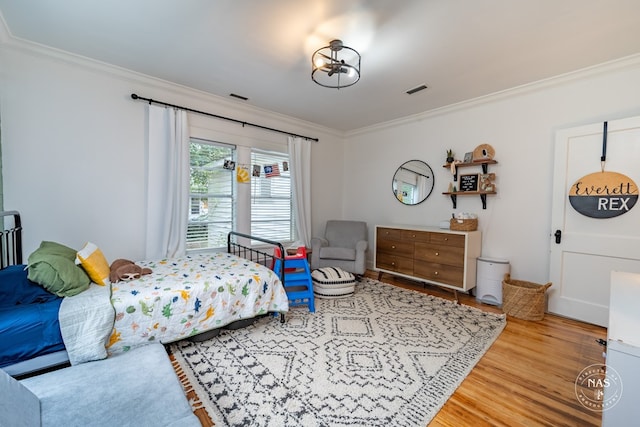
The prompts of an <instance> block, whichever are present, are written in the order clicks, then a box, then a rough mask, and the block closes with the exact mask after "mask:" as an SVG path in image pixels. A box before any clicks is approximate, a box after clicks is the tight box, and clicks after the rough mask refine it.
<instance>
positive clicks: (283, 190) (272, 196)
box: [251, 149, 296, 242]
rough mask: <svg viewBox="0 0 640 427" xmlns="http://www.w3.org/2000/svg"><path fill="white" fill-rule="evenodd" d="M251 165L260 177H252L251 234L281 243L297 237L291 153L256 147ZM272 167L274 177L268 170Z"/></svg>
mask: <svg viewBox="0 0 640 427" xmlns="http://www.w3.org/2000/svg"><path fill="white" fill-rule="evenodd" d="M251 164H252V165H260V167H261V171H260V177H252V180H251V234H252V235H255V236H260V237H264V238H267V239H271V240H275V241H278V242H292V241H294V240H295V234H296V233H295V224H294V215H293V201H292V200H293V199H292V197H291V173H290V171H289V168H288V164H289V155H288V154H283V153H275V152H269V151H262V150H256V149H253V150H252V151H251ZM265 167H266V168H267V169H268V168H269V167H272V169H273V170H272V171H271V176H269V175H268V173H267V171H265Z"/></svg>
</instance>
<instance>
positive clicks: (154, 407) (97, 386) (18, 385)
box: [0, 344, 200, 427]
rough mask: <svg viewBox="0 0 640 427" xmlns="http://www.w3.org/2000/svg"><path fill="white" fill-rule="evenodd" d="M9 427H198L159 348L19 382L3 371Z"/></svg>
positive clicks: (0, 395)
mask: <svg viewBox="0 0 640 427" xmlns="http://www.w3.org/2000/svg"><path fill="white" fill-rule="evenodd" d="M0 420H1V422H0V424H2V425H7V426H27V427H30V426H54V427H60V426H65V427H71V426H126V425H130V426H134V425H135V426H154V427H155V426H185V427H186V426H200V422H199V420H198V418H197V417H196V416H195V415H194V414H193V412H192V409H191V406H190V405H189V402H188V401H187V398H186V396H185V394H184V390H183V388H182V385H180V381H179V380H178V378H177V376H176V375H175V372H174V370H173V367H172V366H171V361H170V360H169V357H168V355H167V353H166V351H165V349H164V347H163V346H162V345H161V344H149V345H146V346H144V347H139V348H136V349H133V350H131V351H129V352H127V353H123V354H120V355H117V356H113V357H110V358H108V359H104V360H100V361H95V362H87V363H83V364H80V365H75V366H71V367H69V368H64V369H60V370H57V371H53V372H48V373H45V374H42V375H38V376H35V377H31V378H27V379H24V380H21V381H17V380H15V379H14V378H12V377H11V376H9V375H8V374H7V373H6V372H4V371H2V370H1V369H0Z"/></svg>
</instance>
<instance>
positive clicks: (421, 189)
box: [392, 160, 434, 205]
mask: <svg viewBox="0 0 640 427" xmlns="http://www.w3.org/2000/svg"><path fill="white" fill-rule="evenodd" d="M433 184H434V183H433V170H432V169H431V167H430V166H429V165H428V164H426V163H425V162H423V161H421V160H409V161H408V162H405V163H403V164H402V165H400V167H399V168H398V170H397V171H396V173H395V175H393V182H392V190H393V195H394V196H395V197H396V199H398V200H399V201H400V202H402V203H404V204H405V205H417V204H418V203H422V202H424V201H425V200H426V199H427V197H429V195H430V194H431V192H432V191H433Z"/></svg>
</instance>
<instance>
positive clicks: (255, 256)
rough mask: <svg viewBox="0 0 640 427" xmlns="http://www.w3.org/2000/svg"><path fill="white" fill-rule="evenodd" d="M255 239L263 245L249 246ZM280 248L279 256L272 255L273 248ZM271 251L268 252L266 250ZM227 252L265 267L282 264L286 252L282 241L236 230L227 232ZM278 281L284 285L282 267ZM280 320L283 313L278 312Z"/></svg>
mask: <svg viewBox="0 0 640 427" xmlns="http://www.w3.org/2000/svg"><path fill="white" fill-rule="evenodd" d="M240 239H246V243H240V241H239V240H240ZM252 240H255V241H258V242H261V243H263V245H261V246H258V247H254V246H251V241H252ZM275 247H277V248H280V256H279V257H277V256H275V255H274V251H273V248H275ZM269 250H270V251H271V252H268V251H269ZM227 252H228V253H230V254H233V255H237V256H239V257H240V258H245V259H248V260H251V261H254V262H257V263H258V264H261V265H264V266H265V267H267V268H270V269H273V266H274V265H275V262H276V261H278V260H279V261H280V262H281V264H280V265H284V259H285V256H286V252H285V250H284V246H282V243H280V242H276V241H274V240H269V239H263V238H262V237H256V236H252V235H250V234H245V233H240V232H237V231H230V232H229V234H227ZM279 277H280V281H281V282H282V286H284V284H285V283H284V268H282V269H280V274H279ZM280 322H281V323H284V322H285V314H284V313H280Z"/></svg>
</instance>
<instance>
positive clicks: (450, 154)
mask: <svg viewBox="0 0 640 427" xmlns="http://www.w3.org/2000/svg"><path fill="white" fill-rule="evenodd" d="M447 163H453V150H452V149H451V148H449V149H448V150H447Z"/></svg>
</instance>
